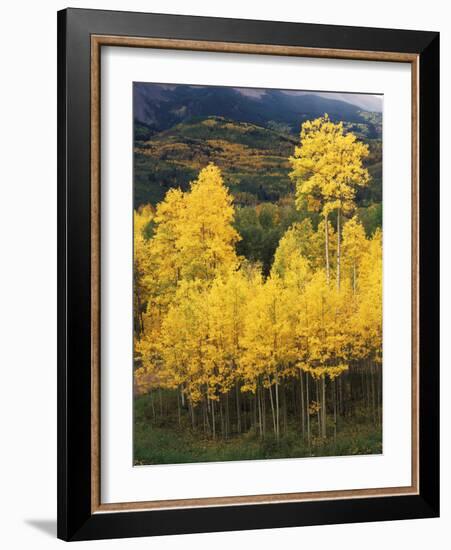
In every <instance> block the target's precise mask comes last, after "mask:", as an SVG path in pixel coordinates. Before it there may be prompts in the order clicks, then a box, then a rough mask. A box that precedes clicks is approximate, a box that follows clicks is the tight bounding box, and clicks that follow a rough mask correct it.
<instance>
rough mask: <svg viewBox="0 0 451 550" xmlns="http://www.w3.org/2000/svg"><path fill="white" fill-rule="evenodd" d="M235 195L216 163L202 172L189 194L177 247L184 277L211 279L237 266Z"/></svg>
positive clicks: (181, 221) (237, 237) (238, 237)
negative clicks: (225, 183)
mask: <svg viewBox="0 0 451 550" xmlns="http://www.w3.org/2000/svg"><path fill="white" fill-rule="evenodd" d="M233 220H234V207H233V198H232V195H231V194H230V193H229V191H228V189H227V187H225V185H224V181H223V179H222V176H221V171H220V170H219V168H218V167H217V166H215V165H214V164H209V165H208V166H207V167H206V168H204V169H203V170H201V171H200V173H199V177H198V178H197V180H195V181H194V182H192V183H191V187H190V191H189V193H187V194H186V208H185V209H184V211H183V216H182V217H181V220H180V223H181V225H180V227H179V236H178V240H177V249H178V252H179V257H180V262H181V276H182V278H184V279H202V280H211V279H213V278H214V277H215V275H216V274H217V273H226V272H227V271H228V270H229V269H231V268H236V267H237V266H238V259H237V256H236V252H235V244H236V242H237V241H238V240H239V239H240V236H239V235H238V233H237V231H236V230H235V229H234V227H233V225H232V224H233Z"/></svg>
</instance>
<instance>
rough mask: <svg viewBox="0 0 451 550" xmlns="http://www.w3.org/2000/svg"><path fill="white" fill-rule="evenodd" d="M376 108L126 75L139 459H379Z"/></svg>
mask: <svg viewBox="0 0 451 550" xmlns="http://www.w3.org/2000/svg"><path fill="white" fill-rule="evenodd" d="M382 113H383V95H378V94H361V93H342V92H336V91H315V90H313V91H309V90H282V89H266V88H238V87H219V86H201V85H187V84H168V83H147V82H133V202H134V204H133V212H130V215H133V251H134V253H133V289H134V292H133V324H134V326H133V339H134V357H133V392H134V396H133V403H134V415H133V418H134V421H133V424H134V425H133V444H134V449H133V462H134V465H135V466H143V465H151V464H178V463H193V462H220V461H231V460H258V459H281V458H309V459H310V458H316V457H323V456H332V457H333V456H347V455H376V454H381V453H382V452H383V445H382V440H383V431H382V426H383V421H382V420H383V392H382V388H383V384H382V380H383V376H382V371H383V353H382V349H383V341H382V256H383V246H382V244H383V228H382V140H383V137H382V136H383V132H382V122H383V121H382ZM124 368H131V367H127V365H124ZM388 421H389V419H388Z"/></svg>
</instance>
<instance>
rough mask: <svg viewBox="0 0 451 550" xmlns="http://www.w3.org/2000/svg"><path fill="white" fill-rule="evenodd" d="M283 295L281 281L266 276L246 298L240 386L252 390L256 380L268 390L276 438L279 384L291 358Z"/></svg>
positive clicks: (291, 348)
mask: <svg viewBox="0 0 451 550" xmlns="http://www.w3.org/2000/svg"><path fill="white" fill-rule="evenodd" d="M286 298H287V295H286V293H285V291H284V286H283V283H282V280H281V279H280V278H279V277H277V276H270V277H269V278H268V280H267V281H266V282H265V283H264V284H263V283H261V284H260V286H259V288H258V289H257V290H256V294H255V296H254V299H253V300H251V301H250V303H249V308H248V316H247V319H246V323H245V330H244V335H243V340H242V341H243V348H244V351H243V354H242V357H241V367H242V369H241V370H242V373H243V378H244V389H246V390H248V391H252V392H253V393H254V392H255V391H256V387H257V384H258V383H259V381H261V383H262V384H263V386H264V387H265V388H266V389H268V392H269V397H270V403H271V412H272V418H273V428H274V434H275V436H276V439H277V440H279V437H280V410H279V386H280V382H281V379H282V378H283V377H285V376H286V375H287V372H286V368H287V367H288V366H289V365H290V363H292V361H293V360H294V357H293V355H292V353H293V346H292V344H291V337H292V331H291V330H290V329H291V327H290V323H289V320H288V318H287V308H286V305H287V302H286Z"/></svg>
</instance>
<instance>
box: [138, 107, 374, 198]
mask: <svg viewBox="0 0 451 550" xmlns="http://www.w3.org/2000/svg"><path fill="white" fill-rule="evenodd" d="M355 124H357V123H355ZM274 128H275V129H271V128H265V127H263V126H259V125H257V124H254V123H251V122H239V121H235V120H230V119H227V118H225V117H222V116H209V117H194V118H191V119H189V120H187V121H186V122H182V123H178V124H176V125H174V126H173V127H172V128H169V129H165V130H163V131H161V132H158V133H154V134H153V135H152V136H151V137H148V136H139V135H138V136H136V138H138V139H135V154H134V170H135V172H134V203H135V207H138V206H139V205H141V204H144V203H148V202H150V203H152V204H156V203H157V202H159V201H161V200H162V199H163V198H164V195H165V194H166V192H167V190H168V189H169V188H171V187H181V188H182V189H187V188H188V185H189V182H190V181H192V180H193V179H195V178H196V177H197V174H198V172H199V170H200V169H201V168H203V167H205V166H206V165H207V164H208V163H209V162H214V163H215V164H217V165H218V166H219V167H220V168H221V169H222V172H223V175H224V179H225V182H226V184H227V185H228V186H229V188H230V190H231V192H232V193H233V195H234V196H235V203H236V205H237V206H245V205H253V204H257V203H260V202H268V201H271V202H276V201H278V200H280V199H281V198H283V197H286V196H287V195H290V194H292V193H293V191H294V189H293V185H292V182H291V180H290V178H289V175H288V174H289V171H290V164H289V162H288V158H289V157H290V156H291V155H292V154H293V152H294V147H295V145H296V144H297V143H298V141H299V138H298V137H297V136H294V135H293V134H291V133H284V132H282V131H280V130H281V129H282V130H283V128H279V127H278V126H277V125H274ZM141 137H144V139H139V138H141ZM366 141H367V143H369V145H370V150H371V155H370V158H369V159H368V162H367V165H368V167H369V168H370V172H371V174H372V176H373V178H372V183H371V185H370V186H369V188H367V189H365V190H364V191H363V192H362V193H361V194H360V196H359V201H358V202H359V205H367V204H369V203H372V202H380V200H381V189H382V187H381V178H382V164H381V155H382V150H381V142H380V140H368V139H367V140H366Z"/></svg>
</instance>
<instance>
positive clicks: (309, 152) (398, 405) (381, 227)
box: [58, 9, 439, 540]
mask: <svg viewBox="0 0 451 550" xmlns="http://www.w3.org/2000/svg"><path fill="white" fill-rule="evenodd" d="M58 71H59V79H58V87H59V103H58V121H59V130H58V131H59V135H58V147H59V151H58V163H59V165H58V179H59V181H58V186H59V187H58V192H59V258H58V261H59V337H58V341H59V370H58V377H59V378H58V380H59V381H58V398H59V411H58V436H59V444H58V453H59V457H58V468H59V471H58V481H59V488H58V536H59V537H60V538H62V539H65V540H84V539H97V538H112V537H131V536H147V535H162V534H171V533H174V534H175V533H194V532H206V531H221V530H224V531H226V530H237V529H258V528H271V527H284V526H301V525H313V524H328V523H345V522H361V521H377V520H388V519H408V518H424V517H435V516H437V515H438V513H439V420H438V411H439V402H438V398H439V391H438V387H439V386H438V384H439V378H438V377H439V363H438V309H439V305H438V304H439V298H438V199H439V185H438V177H439V176H438V173H439V172H438V154H439V153H438V151H439V147H438V141H439V111H438V109H439V107H438V93H439V85H438V78H439V36H438V33H433V32H423V31H405V30H387V29H374V28H354V27H335V26H326V25H311V24H300V23H296V24H294V23H280V22H278V23H275V22H269V21H246V20H238V19H236V20H233V19H216V18H204V17H191V16H171V15H155V14H144V13H128V12H127V13H126V12H123V13H122V12H109V11H97V10H79V9H68V10H64V11H62V12H59V14H58Z"/></svg>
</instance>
